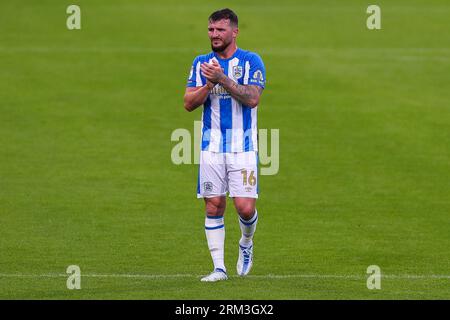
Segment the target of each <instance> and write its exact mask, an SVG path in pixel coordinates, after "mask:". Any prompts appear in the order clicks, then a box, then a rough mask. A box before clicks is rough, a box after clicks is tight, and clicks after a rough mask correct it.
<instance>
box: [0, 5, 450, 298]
mask: <svg viewBox="0 0 450 320" xmlns="http://www.w3.org/2000/svg"><path fill="white" fill-rule="evenodd" d="M70 4H78V5H79V6H80V7H81V26H82V29H81V30H73V31H69V30H67V28H66V19H67V17H68V14H66V8H67V6H68V5H70ZM369 4H371V3H369V2H367V1H356V0H355V1H350V0H345V1H312V0H311V1H293V0H292V1H275V2H274V1H260V0H258V1H245V2H243V1H229V2H222V3H220V4H218V3H217V4H216V3H214V2H205V1H200V0H199V1H171V0H166V1H146V0H145V1H144V0H135V1H128V0H120V1H119V0H111V1H100V0H96V1H87V0H79V1H59V0H58V1H57V0H52V1H50V0H45V1H44V0H42V1H31V0H27V1H20V3H19V2H18V1H12V0H3V1H1V3H0V298H1V299H80V298H82V299H449V298H450V161H449V159H450V81H449V74H450V38H449V36H448V35H449V34H450V23H449V22H448V21H449V17H450V4H449V3H448V1H447V0H441V1H439V0H431V1H419V0H399V1H387V0H380V1H377V4H378V5H379V6H380V7H381V25H382V29H381V30H368V29H367V28H366V19H367V17H368V14H367V13H366V8H367V6H368V5H369ZM226 6H228V7H230V8H232V9H233V10H235V11H236V12H237V14H238V15H239V18H240V35H239V38H238V45H239V46H240V47H242V48H244V49H248V50H252V51H256V52H258V53H259V54H260V55H261V57H262V58H263V60H264V62H265V65H266V69H267V87H266V90H265V92H264V93H263V96H262V98H261V102H260V106H259V112H258V113H259V115H258V125H259V128H266V129H279V130H280V170H279V173H278V174H277V175H274V176H261V177H260V199H259V200H258V211H259V215H260V220H259V224H258V229H257V232H256V235H255V263H254V267H253V270H252V273H251V276H249V277H248V278H238V277H236V276H233V275H234V274H235V264H236V259H237V242H238V239H239V236H240V234H239V227H238V222H237V215H236V213H235V211H234V208H233V207H232V203H231V202H229V203H228V204H229V207H228V209H227V213H226V218H225V221H226V248H225V249H226V257H225V260H226V261H225V262H226V265H227V267H228V270H229V272H230V274H231V275H232V277H231V279H230V281H227V282H222V283H214V284H205V283H201V282H200V281H199V279H200V276H201V275H204V274H207V273H209V272H210V271H211V269H212V263H211V261H210V256H209V252H208V250H207V245H206V240H205V235H204V227H203V224H204V209H203V203H202V201H201V200H197V199H196V197H195V190H196V181H197V167H196V166H195V165H180V166H176V165H174V164H172V162H171V158H170V153H171V149H172V147H173V146H174V145H175V143H174V142H171V140H170V136H171V133H172V131H173V130H174V129H176V128H186V129H190V130H191V131H192V128H193V121H194V120H199V119H200V110H196V111H195V112H193V113H187V112H185V111H184V109H183V104H182V96H183V93H184V87H185V83H186V78H187V75H188V73H189V68H190V65H191V63H192V60H193V58H194V57H195V56H196V55H198V54H200V53H206V52H209V51H210V47H209V41H208V38H207V29H206V26H207V17H208V16H209V14H210V13H211V12H212V11H214V10H216V9H219V8H221V7H226ZM69 265H78V266H80V268H81V274H82V278H81V290H68V289H67V288H66V280H67V275H66V274H65V272H66V268H67V266H69ZM369 265H378V266H379V267H380V268H381V272H382V279H381V289H380V290H368V289H367V287H366V279H367V277H368V274H367V273H366V269H367V267H368V266H369Z"/></svg>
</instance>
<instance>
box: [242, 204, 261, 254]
mask: <svg viewBox="0 0 450 320" xmlns="http://www.w3.org/2000/svg"><path fill="white" fill-rule="evenodd" d="M257 223H258V211H256V209H255V214H254V215H253V217H251V218H250V219H249V220H244V219H242V218H241V217H239V226H240V227H241V232H242V236H241V240H239V244H240V245H241V246H243V247H250V246H251V245H253V235H254V234H255V230H256V224H257Z"/></svg>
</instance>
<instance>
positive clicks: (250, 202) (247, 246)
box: [233, 197, 258, 276]
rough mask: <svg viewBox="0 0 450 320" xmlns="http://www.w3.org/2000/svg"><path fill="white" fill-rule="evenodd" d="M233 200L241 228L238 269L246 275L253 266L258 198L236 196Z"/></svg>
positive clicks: (240, 273)
mask: <svg viewBox="0 0 450 320" xmlns="http://www.w3.org/2000/svg"><path fill="white" fill-rule="evenodd" d="M233 200H234V205H235V207H236V211H237V212H238V214H239V226H240V228H241V239H240V240H239V256H238V261H237V264H236V270H237V273H238V275H240V276H245V275H247V274H248V273H249V272H250V270H251V268H252V266H253V236H254V234H255V231H256V225H257V223H258V212H257V210H256V199H255V198H240V197H236V198H234V199H233Z"/></svg>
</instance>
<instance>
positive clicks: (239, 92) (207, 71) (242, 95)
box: [200, 61, 263, 108]
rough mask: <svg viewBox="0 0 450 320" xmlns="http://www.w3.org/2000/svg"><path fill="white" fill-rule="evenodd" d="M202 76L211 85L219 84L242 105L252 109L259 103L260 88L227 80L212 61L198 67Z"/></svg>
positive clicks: (220, 69)
mask: <svg viewBox="0 0 450 320" xmlns="http://www.w3.org/2000/svg"><path fill="white" fill-rule="evenodd" d="M200 68H201V70H202V73H203V75H204V76H205V77H206V79H208V80H209V81H210V82H212V83H214V84H215V83H219V84H220V85H221V86H222V87H223V88H224V89H225V90H226V91H227V92H228V93H229V94H230V95H231V96H232V97H233V98H235V99H236V100H239V101H240V102H241V103H242V104H244V105H247V106H249V107H251V108H254V107H256V106H257V105H258V103H259V97H260V95H261V93H262V90H263V89H262V88H261V87H259V86H255V85H241V84H238V83H236V82H234V81H233V80H231V79H230V78H228V77H227V76H226V75H225V74H224V73H223V71H222V68H221V67H220V65H219V64H218V63H217V62H216V61H213V63H212V64H210V63H203V64H202V65H201V66H200Z"/></svg>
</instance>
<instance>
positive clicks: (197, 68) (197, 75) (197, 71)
mask: <svg viewBox="0 0 450 320" xmlns="http://www.w3.org/2000/svg"><path fill="white" fill-rule="evenodd" d="M200 64H201V63H200V61H199V62H197V65H196V66H195V82H196V86H197V87H202V86H203V83H202V77H201V76H200Z"/></svg>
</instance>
